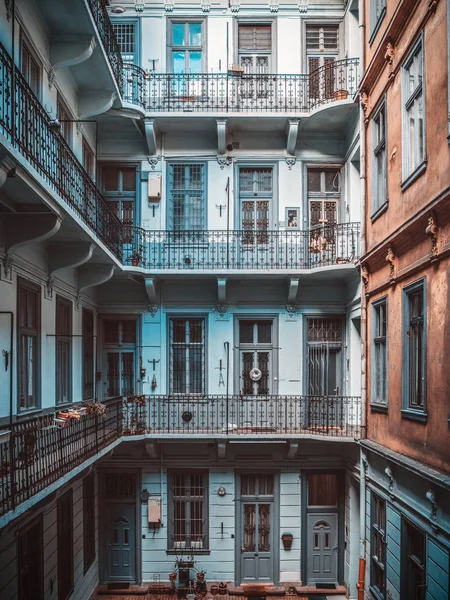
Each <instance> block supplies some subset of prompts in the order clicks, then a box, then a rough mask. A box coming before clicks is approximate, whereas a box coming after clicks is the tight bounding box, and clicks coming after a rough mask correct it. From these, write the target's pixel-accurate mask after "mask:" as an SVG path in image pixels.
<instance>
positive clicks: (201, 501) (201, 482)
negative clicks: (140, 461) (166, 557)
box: [168, 471, 208, 554]
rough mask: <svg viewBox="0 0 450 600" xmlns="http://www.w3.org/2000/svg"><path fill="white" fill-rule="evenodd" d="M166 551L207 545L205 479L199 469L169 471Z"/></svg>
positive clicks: (206, 479)
mask: <svg viewBox="0 0 450 600" xmlns="http://www.w3.org/2000/svg"><path fill="white" fill-rule="evenodd" d="M168 479H169V536H168V540H169V550H176V551H178V552H179V553H180V554H182V553H183V551H187V550H190V551H195V550H204V549H207V548H208V535H207V534H208V503H207V490H208V478H207V475H206V473H202V472H195V471H194V472H191V473H189V472H186V471H183V472H172V473H169V478H168Z"/></svg>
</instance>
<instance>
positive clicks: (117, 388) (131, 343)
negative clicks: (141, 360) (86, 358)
mask: <svg viewBox="0 0 450 600" xmlns="http://www.w3.org/2000/svg"><path fill="white" fill-rule="evenodd" d="M103 342H104V348H105V351H104V361H105V363H106V364H105V372H106V381H105V382H104V383H106V396H107V397H116V396H132V395H133V394H134V391H135V387H136V386H135V353H136V321H135V320H134V319H105V320H104V321H103Z"/></svg>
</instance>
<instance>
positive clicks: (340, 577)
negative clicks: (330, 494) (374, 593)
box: [300, 469, 345, 585]
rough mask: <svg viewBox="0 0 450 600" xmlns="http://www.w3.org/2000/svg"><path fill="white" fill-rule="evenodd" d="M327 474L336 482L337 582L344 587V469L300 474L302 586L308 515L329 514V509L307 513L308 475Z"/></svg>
mask: <svg viewBox="0 0 450 600" xmlns="http://www.w3.org/2000/svg"><path fill="white" fill-rule="evenodd" d="M320 474H329V475H336V476H337V481H338V506H337V511H336V515H337V522H338V525H337V545H338V550H337V551H338V556H337V561H338V564H337V581H336V583H337V584H339V585H344V556H345V548H344V544H345V539H344V533H345V527H344V526H345V523H344V520H345V470H344V469H311V470H308V471H303V472H302V474H301V481H302V486H301V503H300V507H301V531H302V532H303V534H302V535H301V555H300V573H301V579H302V581H303V585H308V583H307V579H306V577H307V568H308V556H307V555H308V514H312V513H320V512H323V513H330V510H329V508H328V507H327V508H323V509H315V510H313V511H311V513H308V475H320Z"/></svg>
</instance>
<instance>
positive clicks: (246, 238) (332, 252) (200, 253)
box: [123, 223, 360, 273]
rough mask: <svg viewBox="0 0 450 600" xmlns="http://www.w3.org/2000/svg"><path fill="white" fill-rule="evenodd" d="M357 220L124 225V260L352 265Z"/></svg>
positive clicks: (178, 266) (162, 267)
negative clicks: (205, 227)
mask: <svg viewBox="0 0 450 600" xmlns="http://www.w3.org/2000/svg"><path fill="white" fill-rule="evenodd" d="M359 233H360V224H359V223H341V224H338V225H321V226H319V227H314V228H312V229H310V230H306V231H298V230H294V231H292V230H287V231H269V230H260V231H253V230H229V231H146V230H144V229H138V228H134V229H133V230H130V228H128V234H127V233H125V237H124V238H123V239H124V240H125V242H126V240H128V242H129V244H128V246H127V244H126V243H124V248H127V247H129V252H128V254H127V252H126V250H124V260H125V264H126V265H129V266H138V267H142V268H145V269H149V270H151V271H152V273H155V272H157V271H168V270H174V271H176V270H181V271H199V270H204V271H224V270H238V271H242V270H250V271H254V270H271V271H273V270H291V271H299V270H305V269H306V270H308V269H317V268H320V267H331V266H338V265H349V264H350V265H353V264H354V263H355V262H356V261H357V260H358V258H359Z"/></svg>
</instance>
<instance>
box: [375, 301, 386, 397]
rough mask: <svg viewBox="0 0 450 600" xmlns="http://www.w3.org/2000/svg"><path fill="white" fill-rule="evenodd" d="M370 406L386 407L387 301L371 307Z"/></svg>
mask: <svg viewBox="0 0 450 600" xmlns="http://www.w3.org/2000/svg"><path fill="white" fill-rule="evenodd" d="M371 379H372V398H371V403H372V404H383V405H385V406H386V405H387V401H388V391H387V300H386V298H383V299H382V300H379V301H378V302H374V304H373V306H372V378H371Z"/></svg>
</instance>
